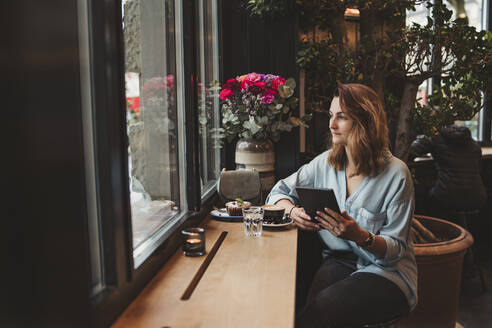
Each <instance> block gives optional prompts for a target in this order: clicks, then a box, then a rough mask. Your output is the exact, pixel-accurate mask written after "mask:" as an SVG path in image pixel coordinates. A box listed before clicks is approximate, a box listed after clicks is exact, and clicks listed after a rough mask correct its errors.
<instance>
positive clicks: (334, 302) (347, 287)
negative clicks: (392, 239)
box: [296, 258, 409, 328]
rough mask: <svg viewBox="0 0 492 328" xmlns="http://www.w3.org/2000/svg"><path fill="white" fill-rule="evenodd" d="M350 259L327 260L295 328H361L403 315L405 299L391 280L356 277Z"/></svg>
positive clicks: (359, 274)
mask: <svg viewBox="0 0 492 328" xmlns="http://www.w3.org/2000/svg"><path fill="white" fill-rule="evenodd" d="M355 270H356V269H355V261H354V260H353V259H340V258H339V259H336V258H328V259H327V260H325V261H324V263H323V264H322V265H321V267H320V268H319V269H318V271H317V273H316V275H315V277H314V279H313V282H312V284H311V288H310V290H309V294H308V298H307V301H306V305H305V307H304V308H303V309H302V310H301V312H300V313H299V314H298V316H297V318H296V327H297V328H300V327H302V328H304V327H306V328H307V327H309V328H315V327H323V328H327V327H330V328H331V327H337V328H338V327H360V326H362V325H364V324H371V323H379V322H385V321H388V320H391V319H393V318H396V317H399V316H402V315H406V314H408V312H409V306H408V302H407V299H406V297H405V295H404V294H403V292H402V291H401V289H400V288H399V287H398V286H397V285H396V284H394V283H393V282H391V281H390V280H388V279H386V278H383V277H381V276H378V275H376V274H371V273H365V272H360V273H355V274H354V275H351V273H353V272H354V271H355Z"/></svg>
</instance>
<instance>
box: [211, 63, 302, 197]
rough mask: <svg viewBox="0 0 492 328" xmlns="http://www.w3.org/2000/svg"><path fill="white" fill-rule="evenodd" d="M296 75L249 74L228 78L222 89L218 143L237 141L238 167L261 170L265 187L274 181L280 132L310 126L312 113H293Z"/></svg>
mask: <svg viewBox="0 0 492 328" xmlns="http://www.w3.org/2000/svg"><path fill="white" fill-rule="evenodd" d="M295 87H296V83H295V80H294V79H293V78H289V79H287V80H286V79H284V78H283V77H281V76H278V75H273V74H258V73H255V72H253V73H249V74H245V75H241V76H238V77H236V78H231V79H229V80H228V81H227V82H226V83H225V84H224V85H223V86H222V88H221V91H220V95H219V96H220V99H221V100H222V108H221V112H222V127H221V128H218V129H216V130H215V138H216V140H217V141H218V143H219V145H220V144H221V143H222V142H223V140H224V139H225V140H227V141H228V142H232V141H233V140H236V139H239V140H238V141H237V144H236V165H237V168H250V169H256V170H257V171H259V172H260V176H261V182H262V189H263V190H268V189H270V188H271V187H273V184H274V182H275V176H274V164H275V153H274V145H273V142H277V141H278V140H279V139H280V134H281V132H284V131H286V132H289V131H291V130H292V128H293V127H295V126H300V125H303V126H307V125H306V122H307V121H308V120H309V118H310V116H309V115H308V116H305V117H302V118H298V117H296V116H294V115H293V110H295V109H296V108H297V103H298V99H297V98H296V97H294V90H295Z"/></svg>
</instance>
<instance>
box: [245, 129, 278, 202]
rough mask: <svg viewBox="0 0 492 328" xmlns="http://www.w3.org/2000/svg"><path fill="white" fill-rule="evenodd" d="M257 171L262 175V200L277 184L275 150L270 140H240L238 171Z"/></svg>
mask: <svg viewBox="0 0 492 328" xmlns="http://www.w3.org/2000/svg"><path fill="white" fill-rule="evenodd" d="M241 168H245V169H255V170H256V171H258V172H259V174H260V181H261V191H262V199H261V201H262V202H263V201H264V197H265V196H266V195H267V194H268V193H269V192H270V190H271V189H272V187H273V185H274V184H275V148H274V145H273V143H272V142H271V141H270V140H268V139H267V140H255V139H240V140H239V141H238V142H237V144H236V169H241Z"/></svg>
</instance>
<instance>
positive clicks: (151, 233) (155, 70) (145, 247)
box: [121, 0, 186, 267]
mask: <svg viewBox="0 0 492 328" xmlns="http://www.w3.org/2000/svg"><path fill="white" fill-rule="evenodd" d="M121 4H122V13H123V35H124V41H125V84H126V88H125V90H126V104H127V108H126V110H127V122H128V123H127V131H128V140H129V149H128V167H129V179H130V180H129V181H130V205H131V214H132V220H131V221H132V232H133V249H134V262H135V266H136V267H138V265H140V264H141V263H142V261H143V260H144V259H145V258H146V257H147V256H148V255H149V253H151V252H152V251H153V250H154V249H155V247H153V245H152V244H156V242H157V243H158V242H159V240H162V239H163V236H162V234H163V233H164V231H163V230H166V229H163V228H164V227H165V226H166V225H172V224H173V223H175V222H174V221H175V220H173V218H176V216H177V215H179V214H180V213H182V212H184V211H186V202H185V199H183V198H184V197H182V191H181V189H182V188H184V186H183V184H181V183H180V177H181V176H182V175H184V174H185V173H184V172H183V170H182V169H180V167H181V165H182V163H183V161H184V157H183V156H182V155H183V154H184V152H183V151H179V150H180V149H182V148H183V147H184V145H183V143H180V134H182V133H183V131H182V127H183V126H182V124H180V122H182V120H183V118H182V117H183V106H182V102H180V99H178V95H179V92H178V91H179V89H180V88H181V87H182V82H181V79H182V71H180V72H178V70H180V68H179V67H177V65H176V54H177V51H176V45H177V44H179V43H177V41H179V38H180V35H179V31H180V28H179V24H180V21H179V16H176V15H175V5H174V3H173V2H172V1H128V0H123V1H122V3H121ZM175 17H176V18H177V19H176V20H175ZM178 73H179V74H180V75H179V76H178ZM181 139H182V138H181Z"/></svg>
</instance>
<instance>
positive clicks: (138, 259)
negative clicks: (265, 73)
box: [78, 0, 221, 323]
mask: <svg viewBox="0 0 492 328" xmlns="http://www.w3.org/2000/svg"><path fill="white" fill-rule="evenodd" d="M78 4H79V8H78V15H79V16H78V17H79V39H80V42H79V43H80V57H81V81H82V95H83V97H82V98H83V99H84V100H83V108H84V109H83V113H84V117H83V118H84V120H83V121H84V122H83V126H84V135H85V140H84V141H85V148H84V153H85V155H86V156H85V160H86V189H87V193H86V194H87V196H88V197H87V198H88V201H87V208H88V217H89V218H88V230H89V234H88V235H89V241H88V244H89V252H90V262H91V273H92V275H91V281H90V285H91V290H92V295H93V298H92V301H93V303H94V311H95V313H96V315H95V318H97V320H98V321H100V322H106V323H109V322H111V321H112V320H113V319H114V317H115V315H117V314H118V313H119V312H120V311H121V310H122V309H123V308H124V307H126V305H128V303H129V302H130V301H131V300H132V298H133V297H134V296H135V295H136V294H137V293H138V292H139V290H140V289H141V288H142V286H143V284H144V283H145V282H146V281H148V280H149V279H150V277H152V275H153V273H155V272H156V271H157V270H158V269H159V268H160V267H161V265H162V263H163V261H165V259H166V258H167V257H168V256H170V254H172V253H173V252H174V249H175V248H174V249H172V247H176V243H175V242H174V241H173V239H172V238H171V239H170V242H169V243H166V244H164V242H165V241H167V240H168V239H169V237H170V236H171V235H172V234H173V233H175V232H176V231H177V229H178V227H179V226H181V224H182V223H183V222H184V221H185V220H186V219H187V218H189V217H190V216H191V215H195V213H192V211H198V210H200V207H201V204H202V202H206V201H207V200H209V199H212V198H211V197H210V196H212V194H213V192H214V190H215V183H216V181H217V177H218V174H219V168H220V155H221V154H220V150H219V149H218V148H216V147H214V143H213V141H214V140H213V138H212V135H211V132H212V131H213V129H214V128H215V127H217V126H218V124H219V103H218V92H217V85H216V84H217V82H216V80H218V75H219V67H218V58H219V56H218V38H217V35H218V24H217V11H218V9H217V0H208V1H204V2H195V1H192V0H184V1H179V0H171V1H161V0H145V1H144V0H108V1H105V2H100V1H95V0H79V2H78ZM101 31H104V33H101ZM202 212H206V211H205V210H203V211H202ZM163 245H165V247H161V246H163ZM168 245H174V246H172V247H171V246H169V247H168ZM158 248H159V252H155V251H156V250H157V249H158ZM151 254H154V255H155V256H152V258H151V259H149V256H150V255H151ZM159 261H160V262H159Z"/></svg>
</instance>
